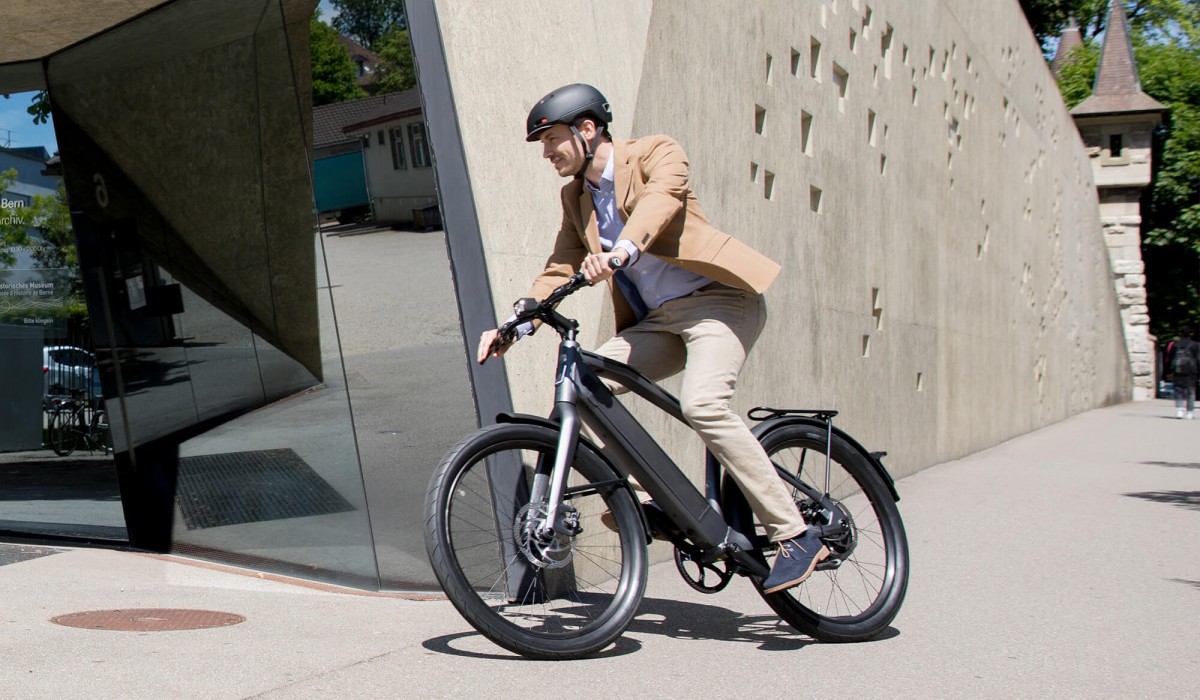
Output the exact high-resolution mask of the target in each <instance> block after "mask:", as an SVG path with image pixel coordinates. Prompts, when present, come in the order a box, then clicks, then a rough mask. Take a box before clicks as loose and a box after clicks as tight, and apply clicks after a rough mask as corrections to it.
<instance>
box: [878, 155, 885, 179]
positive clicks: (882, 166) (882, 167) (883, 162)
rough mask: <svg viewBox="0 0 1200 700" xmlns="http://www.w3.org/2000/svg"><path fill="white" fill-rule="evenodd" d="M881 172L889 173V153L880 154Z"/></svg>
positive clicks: (883, 173) (882, 173) (881, 173)
mask: <svg viewBox="0 0 1200 700" xmlns="http://www.w3.org/2000/svg"><path fill="white" fill-rule="evenodd" d="M879 174H880V175H887V155H885V154H883V153H880V154H879Z"/></svg>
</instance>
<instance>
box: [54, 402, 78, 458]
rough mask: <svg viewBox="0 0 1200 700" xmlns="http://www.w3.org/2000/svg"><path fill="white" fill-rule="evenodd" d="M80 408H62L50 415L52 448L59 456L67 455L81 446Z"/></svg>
mask: <svg viewBox="0 0 1200 700" xmlns="http://www.w3.org/2000/svg"><path fill="white" fill-rule="evenodd" d="M80 418H81V414H80V409H78V408H74V409H70V408H67V409H62V410H59V411H55V412H54V414H53V415H52V416H51V417H50V431H49V432H50V448H51V449H53V450H54V454H56V455H58V456H59V457H67V456H69V455H70V454H71V453H73V452H74V451H75V450H76V449H77V448H78V447H79V440H80V438H81V435H80V433H79V420H80Z"/></svg>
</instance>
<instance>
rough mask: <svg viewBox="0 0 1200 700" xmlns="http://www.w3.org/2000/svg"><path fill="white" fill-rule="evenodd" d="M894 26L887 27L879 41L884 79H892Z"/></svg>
mask: <svg viewBox="0 0 1200 700" xmlns="http://www.w3.org/2000/svg"><path fill="white" fill-rule="evenodd" d="M893 33H894V32H893V30H892V25H890V24H889V25H887V27H886V28H885V29H884V31H883V36H882V37H880V39H879V55H880V57H881V58H882V59H883V77H885V78H887V79H888V80H891V79H892V35H893Z"/></svg>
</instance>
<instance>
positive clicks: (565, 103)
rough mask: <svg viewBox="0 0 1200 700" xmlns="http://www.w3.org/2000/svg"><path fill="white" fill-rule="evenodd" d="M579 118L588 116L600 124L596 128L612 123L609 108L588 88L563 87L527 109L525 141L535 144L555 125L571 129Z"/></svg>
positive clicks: (582, 85) (597, 94)
mask: <svg viewBox="0 0 1200 700" xmlns="http://www.w3.org/2000/svg"><path fill="white" fill-rule="evenodd" d="M580 117H592V118H593V119H595V120H596V121H598V122H600V124H598V125H597V126H600V127H601V128H603V127H605V126H607V125H608V124H609V122H611V121H612V109H610V108H609V106H608V100H606V99H605V98H604V95H601V94H600V91H599V90H597V89H596V88H594V87H592V86H591V85H585V84H583V83H575V84H574V85H564V86H563V87H560V88H559V89H557V90H555V91H554V92H551V93H550V94H549V95H546V96H545V97H543V98H542V99H541V100H539V101H538V103H537V104H535V105H534V106H533V109H531V110H529V117H528V118H527V119H526V120H525V140H526V141H537V140H538V138H539V136H540V135H541V133H542V132H543V131H545V130H546V129H549V128H550V127H552V126H554V125H556V124H564V125H566V126H571V124H572V123H574V122H575V120H576V119H579V118H580Z"/></svg>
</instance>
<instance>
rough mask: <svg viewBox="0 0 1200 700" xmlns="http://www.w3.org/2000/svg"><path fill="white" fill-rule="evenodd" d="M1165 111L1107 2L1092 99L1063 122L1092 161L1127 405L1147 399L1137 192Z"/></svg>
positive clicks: (1061, 55) (1124, 24) (1150, 380)
mask: <svg viewBox="0 0 1200 700" xmlns="http://www.w3.org/2000/svg"><path fill="white" fill-rule="evenodd" d="M1072 24H1073V23H1072ZM1072 29H1074V31H1075V33H1076V35H1078V33H1079V29H1078V28H1077V27H1072V28H1068V29H1067V31H1066V33H1064V35H1063V41H1065V42H1069V34H1070V32H1071V30H1072ZM1076 38H1078V37H1076ZM1068 50H1069V49H1068ZM1065 54H1066V51H1063V50H1062V45H1061V44H1060V50H1059V52H1058V53H1057V54H1056V55H1055V58H1054V63H1053V64H1052V68H1053V69H1054V70H1055V71H1056V72H1057V70H1058V69H1059V68H1060V66H1061V62H1060V59H1065ZM1166 111H1167V108H1166V107H1164V106H1163V105H1162V104H1161V103H1159V102H1158V101H1157V100H1155V99H1154V98H1152V97H1150V96H1149V95H1147V94H1145V93H1144V92H1142V87H1141V83H1140V82H1139V80H1138V74H1137V64H1136V63H1135V62H1134V58H1133V44H1132V43H1131V42H1130V39H1129V23H1128V19H1127V17H1126V16H1125V8H1124V7H1123V6H1122V4H1121V1H1120V0H1110V1H1109V5H1108V22H1107V24H1106V25H1105V31H1104V44H1103V46H1102V48H1101V50H1100V65H1099V68H1098V70H1097V71H1096V80H1095V83H1094V84H1093V86H1092V95H1091V97H1089V98H1087V99H1086V100H1084V101H1083V102H1081V103H1080V104H1079V105H1078V106H1077V107H1075V109H1073V110H1071V116H1072V117H1074V118H1075V125H1076V126H1077V127H1078V128H1079V134H1080V136H1081V137H1082V138H1083V142H1084V145H1085V146H1086V147H1087V150H1088V154H1089V155H1090V156H1091V159H1092V172H1093V174H1094V177H1095V182H1096V190H1097V194H1098V196H1099V200H1100V221H1101V224H1102V225H1103V228H1104V240H1105V243H1107V244H1108V253H1109V260H1110V261H1111V263H1112V272H1113V283H1114V284H1115V285H1116V290H1117V300H1118V302H1119V303H1120V306H1121V320H1122V322H1123V324H1124V326H1125V344H1126V347H1127V349H1128V351H1129V362H1130V368H1131V369H1132V371H1133V398H1134V399H1135V400H1143V399H1152V398H1154V395H1155V376H1156V374H1155V370H1154V347H1153V342H1152V339H1151V337H1150V326H1149V324H1150V315H1149V308H1148V307H1147V306H1146V274H1145V266H1144V265H1143V263H1142V248H1141V245H1142V236H1141V224H1142V217H1141V203H1140V202H1141V197H1142V192H1143V191H1144V190H1145V188H1146V187H1148V186H1149V185H1150V174H1151V144H1152V139H1151V136H1152V134H1153V132H1154V129H1155V128H1157V127H1158V126H1159V124H1161V123H1162V119H1163V114H1164V113H1165V112H1166Z"/></svg>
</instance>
